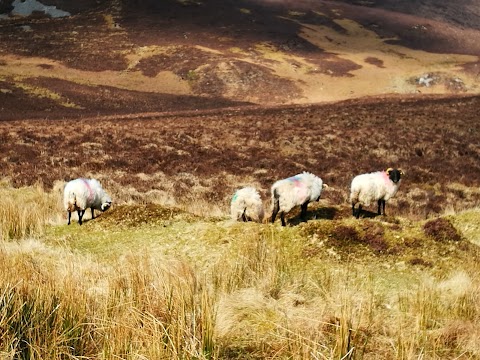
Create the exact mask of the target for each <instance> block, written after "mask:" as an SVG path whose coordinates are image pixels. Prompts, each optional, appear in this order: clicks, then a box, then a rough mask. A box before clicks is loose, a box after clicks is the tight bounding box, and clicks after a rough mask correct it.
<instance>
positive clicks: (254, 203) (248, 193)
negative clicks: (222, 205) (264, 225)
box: [230, 187, 264, 222]
mask: <svg viewBox="0 0 480 360" xmlns="http://www.w3.org/2000/svg"><path fill="white" fill-rule="evenodd" d="M230 214H231V217H232V219H233V220H235V221H240V220H252V221H256V222H262V220H263V216H264V212H263V203H262V199H261V197H260V194H259V193H258V191H257V190H256V189H255V188H253V187H245V188H242V189H239V190H237V191H236V192H235V194H234V195H233V197H232V201H231V203H230Z"/></svg>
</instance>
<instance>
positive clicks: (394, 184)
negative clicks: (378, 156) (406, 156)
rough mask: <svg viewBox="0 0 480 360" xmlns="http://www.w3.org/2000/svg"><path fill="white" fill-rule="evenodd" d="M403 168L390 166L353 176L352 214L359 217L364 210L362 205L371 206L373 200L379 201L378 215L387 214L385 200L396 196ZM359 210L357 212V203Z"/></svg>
mask: <svg viewBox="0 0 480 360" xmlns="http://www.w3.org/2000/svg"><path fill="white" fill-rule="evenodd" d="M403 174H404V173H403V171H402V170H401V169H392V168H388V169H387V170H386V171H377V172H373V173H368V174H361V175H358V176H356V177H355V178H353V180H352V184H351V187H350V202H351V204H352V214H353V216H355V217H356V218H357V219H358V218H359V216H360V212H361V211H362V205H364V206H369V205H370V203H371V202H374V201H376V202H377V203H378V215H381V214H382V208H383V215H385V202H386V201H388V200H389V199H390V198H392V197H393V196H395V194H396V193H397V191H398V188H399V187H400V182H401V176H402V175H403ZM357 203H358V204H359V205H358V211H357V212H355V205H356V204H357Z"/></svg>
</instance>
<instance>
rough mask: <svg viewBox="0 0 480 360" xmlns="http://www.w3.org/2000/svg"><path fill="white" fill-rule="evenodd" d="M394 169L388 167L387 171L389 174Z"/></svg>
mask: <svg viewBox="0 0 480 360" xmlns="http://www.w3.org/2000/svg"><path fill="white" fill-rule="evenodd" d="M391 171H393V169H392V168H388V169H387V171H385V172H386V173H387V174H388V175H390V172H391Z"/></svg>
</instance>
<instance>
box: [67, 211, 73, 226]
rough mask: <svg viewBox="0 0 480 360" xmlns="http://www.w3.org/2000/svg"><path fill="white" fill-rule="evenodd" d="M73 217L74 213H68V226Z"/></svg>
mask: <svg viewBox="0 0 480 360" xmlns="http://www.w3.org/2000/svg"><path fill="white" fill-rule="evenodd" d="M71 217H72V212H71V211H68V221H67V225H70V218H71Z"/></svg>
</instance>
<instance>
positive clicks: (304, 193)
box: [271, 172, 327, 226]
mask: <svg viewBox="0 0 480 360" xmlns="http://www.w3.org/2000/svg"><path fill="white" fill-rule="evenodd" d="M324 187H327V185H326V184H325V185H324V184H323V181H322V179H320V178H319V177H318V176H315V175H313V174H311V173H308V172H303V173H302V174H298V175H295V176H292V177H289V178H287V179H282V180H278V181H277V182H275V183H274V184H273V185H272V189H271V192H272V204H273V212H272V223H273V222H275V218H276V216H277V214H278V212H280V219H281V220H282V226H285V225H286V223H285V214H286V213H288V212H289V211H290V210H292V209H293V208H294V207H295V206H298V205H300V206H301V209H302V210H301V213H300V217H301V219H302V220H303V221H305V220H306V215H307V206H308V203H309V202H311V201H318V200H320V194H321V193H322V190H323V188H324Z"/></svg>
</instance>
